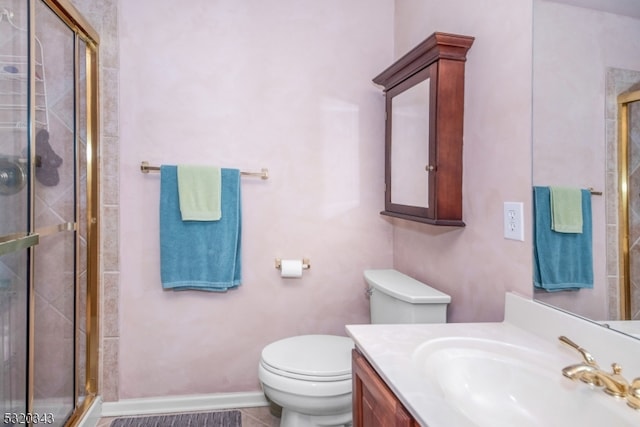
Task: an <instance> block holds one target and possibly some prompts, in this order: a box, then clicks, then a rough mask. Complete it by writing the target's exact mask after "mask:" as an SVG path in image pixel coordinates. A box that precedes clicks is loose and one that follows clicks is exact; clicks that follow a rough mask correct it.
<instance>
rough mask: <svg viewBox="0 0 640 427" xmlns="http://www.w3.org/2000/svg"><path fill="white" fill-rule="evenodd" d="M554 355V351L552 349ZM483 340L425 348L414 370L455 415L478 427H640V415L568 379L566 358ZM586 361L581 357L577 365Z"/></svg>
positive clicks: (441, 340)
mask: <svg viewBox="0 0 640 427" xmlns="http://www.w3.org/2000/svg"><path fill="white" fill-rule="evenodd" d="M547 350H548V349H547ZM553 354H555V352H552V351H545V352H542V351H538V350H535V349H532V348H527V347H520V346H516V345H511V344H507V343H503V342H500V341H493V340H489V339H482V338H465V337H460V338H458V337H454V338H439V339H434V340H430V341H428V342H426V343H424V344H422V345H421V346H419V347H418V348H417V349H416V350H415V351H414V353H413V355H412V360H413V364H414V368H416V369H417V370H418V372H419V373H420V374H422V375H426V376H427V377H428V378H426V379H425V380H426V381H427V383H428V384H429V387H430V391H431V392H432V393H433V397H434V398H436V399H442V401H441V404H442V405H445V406H447V411H446V412H448V413H449V414H452V413H455V414H456V415H458V416H460V417H461V419H464V418H466V420H468V423H465V424H468V425H469V426H477V427H514V426H517V427H534V426H535V427H554V426H558V427H560V426H580V427H591V426H593V427H596V426H598V427H601V426H617V427H622V426H640V412H637V411H634V410H632V409H631V408H629V407H627V405H626V403H625V402H624V400H621V399H615V398H613V397H610V396H608V395H606V394H605V393H604V392H602V391H601V390H596V389H592V388H590V387H589V386H587V385H586V384H583V383H581V382H572V381H571V380H569V379H567V378H564V377H563V376H562V373H561V370H562V368H563V367H564V366H566V365H567V363H566V362H567V359H566V357H560V356H559V355H557V356H554V355H553ZM579 361H580V357H579V355H578V354H577V353H576V358H575V363H579Z"/></svg>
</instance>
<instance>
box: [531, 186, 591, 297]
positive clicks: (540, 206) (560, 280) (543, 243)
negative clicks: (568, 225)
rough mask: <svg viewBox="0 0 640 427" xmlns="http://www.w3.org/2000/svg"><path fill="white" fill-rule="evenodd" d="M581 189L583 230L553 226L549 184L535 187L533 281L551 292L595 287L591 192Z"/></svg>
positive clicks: (536, 285)
mask: <svg viewBox="0 0 640 427" xmlns="http://www.w3.org/2000/svg"><path fill="white" fill-rule="evenodd" d="M581 191H582V223H583V224H582V233H558V232H556V231H554V230H552V229H551V202H550V199H551V193H550V189H549V187H533V206H534V215H533V216H534V220H533V222H534V230H533V240H534V242H533V259H534V263H533V264H534V265H533V275H534V277H533V281H534V285H535V287H536V288H538V289H544V290H546V291H548V292H554V291H564V290H578V289H582V288H593V247H592V241H591V240H592V238H591V236H592V225H591V193H590V192H589V190H581Z"/></svg>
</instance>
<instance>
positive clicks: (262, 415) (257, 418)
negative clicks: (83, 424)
mask: <svg viewBox="0 0 640 427" xmlns="http://www.w3.org/2000/svg"><path fill="white" fill-rule="evenodd" d="M238 410H239V411H240V412H242V427H278V426H279V425H280V418H277V417H274V416H273V415H271V413H270V412H269V407H268V406H261V407H256V408H240V409H238ZM207 412H209V411H207ZM154 415H156V414H154ZM116 418H118V417H105V418H100V421H98V425H97V426H96V427H109V425H110V424H111V421H113V420H115V419H116Z"/></svg>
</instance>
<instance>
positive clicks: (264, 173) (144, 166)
mask: <svg viewBox="0 0 640 427" xmlns="http://www.w3.org/2000/svg"><path fill="white" fill-rule="evenodd" d="M140 172H142V173H150V172H160V166H151V165H149V162H142V163H140ZM240 175H243V176H257V177H260V178H262V179H269V169H267V168H262V169H261V170H260V172H244V171H241V172H240Z"/></svg>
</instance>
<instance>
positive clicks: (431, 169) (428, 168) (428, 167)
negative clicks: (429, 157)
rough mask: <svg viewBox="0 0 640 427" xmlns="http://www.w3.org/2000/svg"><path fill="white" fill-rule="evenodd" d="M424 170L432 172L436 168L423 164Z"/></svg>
mask: <svg viewBox="0 0 640 427" xmlns="http://www.w3.org/2000/svg"><path fill="white" fill-rule="evenodd" d="M424 170H426V171H427V172H433V171H434V170H436V167H435V166H433V165H427V166H425V168H424Z"/></svg>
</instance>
